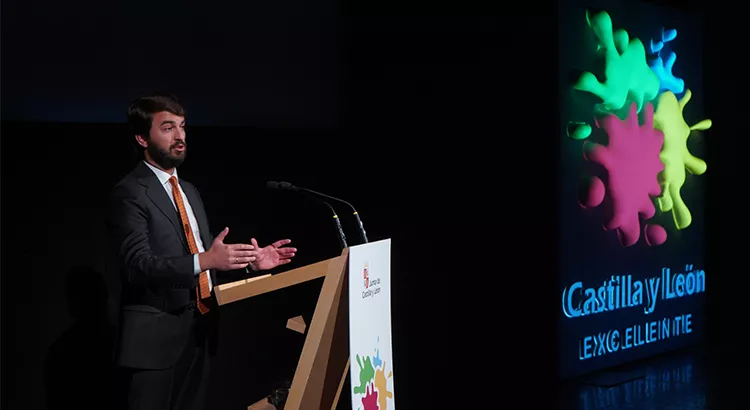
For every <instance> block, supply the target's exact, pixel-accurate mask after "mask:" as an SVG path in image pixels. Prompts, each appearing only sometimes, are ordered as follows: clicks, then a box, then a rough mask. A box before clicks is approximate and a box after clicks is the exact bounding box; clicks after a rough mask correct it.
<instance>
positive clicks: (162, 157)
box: [146, 143, 187, 169]
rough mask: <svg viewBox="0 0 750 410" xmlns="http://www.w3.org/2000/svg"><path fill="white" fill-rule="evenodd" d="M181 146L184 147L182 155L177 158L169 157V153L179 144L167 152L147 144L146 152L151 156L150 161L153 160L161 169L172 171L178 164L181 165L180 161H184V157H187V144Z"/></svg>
mask: <svg viewBox="0 0 750 410" xmlns="http://www.w3.org/2000/svg"><path fill="white" fill-rule="evenodd" d="M181 144H182V145H185V151H183V152H182V155H179V156H175V155H171V154H170V153H169V152H170V151H171V150H172V148H174V147H175V146H177V145H180V144H175V145H173V146H172V147H170V148H169V151H166V150H163V149H161V148H159V147H157V146H156V145H154V144H149V146H148V147H147V148H146V150H147V151H148V153H149V155H150V156H151V159H153V160H154V162H156V164H157V165H159V166H160V167H162V169H172V168H177V167H179V166H180V164H182V161H184V160H185V156H186V155H187V144H185V143H181Z"/></svg>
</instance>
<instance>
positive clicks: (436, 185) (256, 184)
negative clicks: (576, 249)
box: [0, 0, 748, 409]
mask: <svg viewBox="0 0 750 410" xmlns="http://www.w3.org/2000/svg"><path fill="white" fill-rule="evenodd" d="M724 4H728V3H727V2H725V1H724V0H719V1H713V2H711V5H712V8H710V9H709V8H708V7H705V8H702V7H699V6H694V5H693V4H685V3H682V4H681V5H680V6H679V7H680V8H689V9H695V10H700V11H701V12H702V13H703V15H704V16H705V19H706V47H705V49H704V50H705V52H704V70H703V73H704V76H705V81H704V89H705V94H706V96H705V100H704V101H705V112H706V117H707V118H711V119H712V120H713V121H714V125H713V127H712V129H711V131H710V135H711V137H710V138H707V140H706V160H707V162H708V163H709V164H710V166H711V168H710V172H709V173H708V174H707V175H706V176H705V178H706V192H707V198H706V238H707V239H706V243H707V256H706V270H707V272H709V273H710V275H709V278H710V280H711V283H710V284H709V286H708V289H709V290H710V292H709V294H708V295H707V297H708V312H709V313H708V314H709V316H710V318H709V320H708V321H707V324H708V326H709V332H708V335H709V344H708V345H707V346H708V347H710V348H711V349H713V350H717V351H721V352H722V354H721V360H720V364H721V366H722V368H723V369H729V370H727V371H726V372H725V373H721V374H720V376H722V380H723V379H726V380H725V383H724V384H723V385H722V390H723V391H728V390H729V389H730V386H742V385H743V384H744V380H743V378H742V377H734V376H733V374H735V373H731V369H732V368H736V369H741V368H742V367H741V366H742V364H743V363H746V362H745V361H744V359H745V358H746V355H747V354H746V353H745V351H744V347H743V344H742V339H741V335H739V334H738V331H739V330H741V329H742V327H741V326H739V325H738V324H737V322H736V320H739V319H740V318H741V317H742V315H743V314H744V308H743V307H742V300H741V297H742V296H743V293H744V290H745V289H746V286H747V277H746V276H742V275H741V274H740V273H738V272H740V271H739V270H738V267H740V266H744V265H742V264H741V263H740V262H741V261H742V260H741V255H742V250H743V249H744V245H745V243H746V242H747V240H746V239H745V237H744V235H743V234H742V233H743V232H744V231H746V229H747V221H745V220H743V219H736V217H737V215H738V214H737V213H738V212H742V207H743V205H744V204H743V203H742V202H741V200H740V199H736V198H735V197H734V194H735V193H736V192H741V191H742V190H743V188H744V185H743V179H742V178H740V174H737V172H739V167H737V162H738V159H739V158H740V155H739V153H741V152H742V150H741V146H740V145H741V143H740V140H739V139H737V137H738V136H743V135H744V134H745V133H746V129H747V127H746V126H745V121H744V118H743V116H745V115H746V112H745V111H746V109H745V108H744V107H745V106H744V105H743V103H744V100H745V96H746V95H747V91H748V90H747V84H746V83H744V82H743V76H744V66H743V65H742V63H741V62H737V59H738V58H740V57H738V56H741V55H742V54H741V51H742V50H744V48H742V47H743V42H742V41H743V40H742V39H741V38H742V37H740V36H739V35H740V34H741V33H743V31H742V23H743V16H742V15H741V13H737V12H736V9H735V12H732V9H725V8H723V5H724ZM554 7H555V5H554V3H549V4H547V3H544V2H543V3H539V4H536V3H535V4H523V5H521V4H518V5H514V6H513V8H512V9H510V8H509V6H507V5H504V4H499V3H487V4H481V3H479V2H473V3H472V2H469V3H467V2H462V3H461V4H460V6H459V5H458V4H456V3H451V4H447V3H439V2H408V3H405V2H387V1H386V2H378V3H375V4H367V5H365V4H361V3H360V4H354V3H352V2H349V3H345V4H342V3H334V2H328V3H327V2H312V3H310V2H308V3H305V5H304V6H302V5H297V6H294V7H293V6H292V5H291V4H290V3H286V2H284V3H280V2H272V3H268V4H262V5H252V6H251V5H249V4H244V3H231V4H230V3H229V2H210V3H201V4H200V6H193V5H187V4H186V3H184V2H183V3H176V2H172V3H165V2H161V3H160V5H159V6H155V5H153V4H146V3H145V2H127V3H125V2H123V3H121V4H114V3H108V4H106V5H105V4H102V3H95V2H67V3H65V5H64V6H63V5H57V4H56V3H53V2H31V3H29V2H19V1H15V2H14V1H6V2H3V4H2V13H1V14H2V18H3V21H2V33H1V34H2V44H1V48H2V78H1V80H2V106H1V109H2V119H3V124H2V130H1V132H2V137H1V138H0V143H1V144H2V145H1V147H0V149H1V150H2V152H1V153H2V158H1V159H0V161H1V164H0V165H1V170H0V172H1V174H2V192H1V195H2V199H3V201H2V207H1V209H0V211H1V212H2V238H1V240H2V249H1V252H2V261H1V263H2V276H1V279H2V401H3V408H4V409H44V408H48V407H47V404H50V405H51V406H50V408H51V407H56V406H59V405H62V403H61V402H51V401H50V403H47V399H46V398H45V394H46V393H47V392H49V391H57V390H60V388H63V387H66V386H68V384H67V383H68V382H71V383H73V384H74V385H75V387H76V388H77V389H78V390H76V391H75V392H76V394H77V400H78V401H77V403H78V404H77V405H78V406H79V408H86V407H87V406H91V407H94V408H101V407H100V406H97V403H100V401H99V400H101V399H100V397H99V396H98V395H99V394H101V395H106V391H104V392H101V393H98V387H99V386H100V385H102V384H101V383H104V382H105V381H106V380H105V379H106V377H105V375H106V373H105V370H103V368H99V367H97V366H106V365H107V363H106V360H103V358H104V357H105V356H107V355H108V353H109V352H108V349H107V331H106V329H107V328H106V326H105V327H104V329H105V330H104V331H100V330H97V329H99V327H98V326H97V325H94V324H92V323H101V322H103V319H102V318H96V317H93V318H87V319H84V320H81V321H76V320H74V318H73V315H72V314H71V313H70V312H69V311H68V310H67V308H68V302H70V301H71V300H84V301H85V302H86V308H87V310H86V311H88V312H101V311H104V310H105V309H104V308H103V306H104V304H103V303H104V302H102V300H101V299H102V298H100V297H97V296H96V295H101V294H102V291H101V290H97V289H101V288H97V286H96V285H95V284H96V283H97V282H96V281H95V280H94V279H89V278H91V277H94V278H96V277H98V276H101V277H102V278H103V281H104V283H105V284H106V285H107V286H106V289H107V291H108V295H109V298H108V300H109V302H108V303H109V307H110V308H112V307H113V306H114V303H115V302H114V301H115V299H116V292H117V286H116V284H115V281H114V278H112V277H111V276H110V275H109V274H108V272H109V271H110V267H109V266H108V264H107V263H106V262H105V261H106V259H105V254H106V252H107V249H105V247H104V242H103V229H102V224H101V215H102V204H103V200H104V196H105V195H106V193H107V191H108V190H109V189H110V187H111V186H112V184H113V183H114V182H115V181H116V180H117V179H119V178H120V177H121V176H122V175H123V174H124V173H125V172H127V171H128V170H129V169H130V167H131V165H132V161H131V160H132V158H131V156H130V148H129V146H128V143H127V138H128V137H127V135H126V127H125V125H124V120H125V118H124V113H125V108H126V107H127V104H128V103H129V102H130V101H131V100H132V99H133V98H135V97H137V96H138V95H140V94H141V93H144V92H150V91H151V90H152V89H166V90H170V91H173V92H174V93H176V94H178V95H179V96H180V97H181V98H182V99H183V100H184V102H185V104H186V106H187V107H188V109H189V110H190V116H189V118H188V120H189V124H190V129H189V137H188V144H189V150H190V153H189V160H188V161H187V162H186V163H185V165H184V166H183V167H182V168H181V169H180V173H181V175H182V176H183V177H185V178H186V179H189V180H192V181H193V182H194V183H195V184H196V185H197V187H198V188H199V189H200V190H201V194H202V196H203V197H204V200H205V202H206V206H207V208H208V212H209V218H210V219H211V221H210V222H211V226H212V229H213V230H214V231H215V232H218V231H219V230H220V229H221V228H222V227H223V226H226V225H228V226H230V229H231V231H230V239H231V240H232V241H241V240H246V239H247V237H248V236H249V235H253V236H257V237H258V238H259V240H260V241H261V243H268V242H270V241H272V240H274V239H276V238H281V237H285V236H289V237H291V238H292V239H293V240H294V244H295V245H296V246H297V247H298V248H299V249H300V252H299V255H298V257H297V258H296V261H295V262H294V264H292V265H291V266H289V267H290V268H292V267H295V266H300V265H304V264H306V263H309V262H311V261H317V260H320V259H324V258H327V257H330V256H333V255H335V254H337V253H338V249H337V246H336V237H335V232H334V231H333V227H332V226H331V225H330V220H329V217H328V215H327V214H326V212H325V210H324V209H321V208H320V207H318V206H317V205H315V204H312V203H307V202H303V201H301V200H300V199H299V198H294V197H289V196H286V195H281V194H276V193H271V192H269V191H267V190H266V189H265V186H264V182H265V181H266V180H267V179H272V178H273V179H286V180H289V181H291V182H293V183H295V184H297V185H301V186H307V187H310V188H313V189H317V190H320V191H324V192H327V193H330V194H333V195H336V196H341V197H345V198H346V199H348V200H350V201H352V202H353V203H354V204H355V205H356V206H357V207H358V208H359V210H360V212H361V214H362V218H363V221H364V223H365V227H366V228H367V230H368V234H369V236H370V239H371V240H376V239H379V238H385V237H390V238H392V239H393V254H392V255H393V269H392V274H393V280H392V282H393V283H392V286H393V290H392V291H393V294H392V316H393V349H394V356H395V359H394V360H395V363H394V365H395V369H394V382H395V384H396V385H395V393H396V397H397V400H398V402H399V405H400V406H402V407H405V408H412V409H415V408H430V406H433V407H438V406H441V405H443V406H444V405H445V404H446V403H450V404H455V405H458V406H460V407H471V406H472V405H475V406H488V405H489V406H492V403H495V402H496V401H497V400H500V399H507V398H508V397H517V398H519V399H521V400H524V399H525V400H530V401H531V402H533V403H534V402H538V401H540V399H539V398H540V397H544V398H551V397H554V396H553V395H548V394H541V395H540V394H539V391H540V390H542V391H547V390H554V388H555V386H556V381H557V376H558V369H557V364H558V346H556V343H557V340H558V337H557V334H556V333H557V323H558V310H557V309H558V308H559V303H558V300H559V293H558V288H560V283H559V267H558V264H557V261H558V258H557V250H558V248H557V242H558V237H557V234H556V232H557V230H558V228H557V227H558V226H559V225H558V222H559V221H558V217H557V215H558V206H557V204H556V203H555V201H554V200H552V198H553V197H555V196H556V184H557V178H556V176H555V175H556V172H557V161H558V158H559V155H558V152H557V142H556V141H557V139H556V137H557V136H558V135H559V124H558V117H559V112H558V108H557V107H556V102H557V101H558V100H559V98H558V96H557V95H555V94H554V93H555V91H554V90H557V86H558V85H557V82H558V81H557V76H556V75H555V70H556V67H557V62H556V59H557V52H558V48H557V41H556V37H557V27H556V14H555V10H554ZM678 39H679V37H678ZM720 47H721V49H720ZM726 50H732V51H730V52H727V51H726ZM678 57H679V55H678ZM339 213H340V214H342V215H344V214H345V212H344V209H339ZM350 222H351V221H347V220H346V219H345V220H344V223H345V224H346V225H345V228H346V229H347V234H348V235H349V237H350V238H352V239H354V238H355V232H354V231H353V230H352V229H351V228H352V225H351V224H350ZM78 265H82V266H89V267H92V268H94V269H95V272H94V273H89V274H87V273H85V271H77V272H74V273H72V274H69V272H70V269H71V267H74V266H78ZM68 277H73V278H80V280H79V281H75V282H73V284H74V285H76V286H71V289H73V290H75V292H71V293H72V294H76V295H84V297H83V298H80V297H79V298H78V299H74V298H73V297H72V296H73V295H71V296H70V297H69V296H68V295H67V294H66V287H65V283H66V280H67V278H68ZM91 284H94V285H91ZM319 286H320V282H315V283H311V284H310V285H308V286H305V287H300V288H299V289H295V290H294V291H291V292H279V293H277V294H272V295H267V296H265V297H262V298H258V299H257V300H253V301H251V302H243V303H240V304H237V305H235V306H230V307H228V308H227V309H226V314H225V315H224V317H225V320H224V321H223V323H222V336H221V337H222V339H221V342H222V351H221V353H220V355H219V357H218V358H217V362H216V365H215V366H214V373H213V377H212V386H211V400H212V401H213V404H212V407H211V408H212V409H235V408H244V407H243V406H247V405H248V404H250V403H252V402H254V401H255V400H257V399H258V398H260V397H262V396H263V395H265V394H267V393H268V390H269V389H270V388H271V387H272V385H273V384H274V383H275V382H277V381H278V380H280V379H283V378H289V377H291V371H292V368H293V366H294V364H295V361H296V355H298V354H299V349H300V347H301V343H302V340H301V338H299V337H298V335H297V334H295V333H293V332H291V331H288V330H286V329H284V324H285V321H286V319H287V318H288V317H289V315H293V314H297V313H298V312H307V313H308V314H309V309H310V304H311V303H310V302H311V301H312V300H314V299H315V292H316V291H317V290H318V289H319ZM73 305H74V306H72V307H74V308H75V307H76V306H75V304H73ZM76 323H77V324H78V325H76ZM60 341H62V342H60ZM53 346H55V347H53ZM51 353H54V354H52V356H53V357H63V358H67V359H65V360H55V361H51V362H48V363H51V364H53V366H52V368H53V369H58V370H60V371H59V372H57V373H55V372H52V373H48V374H50V375H51V378H50V379H51V385H52V386H53V387H54V386H56V388H51V389H45V387H44V383H43V381H44V377H43V375H44V371H43V370H44V363H45V360H46V359H47V357H48V356H50V354H51ZM60 372H65V374H64V376H59V374H60ZM77 378H80V379H77ZM542 401H547V400H542ZM545 408H554V405H551V406H550V405H545Z"/></svg>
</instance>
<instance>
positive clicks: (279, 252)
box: [250, 238, 297, 271]
mask: <svg viewBox="0 0 750 410" xmlns="http://www.w3.org/2000/svg"><path fill="white" fill-rule="evenodd" d="M291 242H292V241H291V240H289V239H282V240H279V241H276V242H274V243H272V244H270V245H268V246H266V247H265V248H260V247H259V246H258V241H256V240H255V238H252V239H250V243H251V244H252V246H254V247H255V249H257V250H256V251H254V252H255V255H256V257H255V259H254V260H253V261H251V262H250V267H251V268H252V269H253V270H255V271H259V270H268V269H273V268H275V267H277V266H279V265H283V264H285V263H289V262H291V261H292V259H291V258H293V257H294V253H295V252H297V248H283V246H284V245H287V244H289V243H291Z"/></svg>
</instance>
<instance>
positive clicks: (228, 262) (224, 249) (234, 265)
mask: <svg viewBox="0 0 750 410" xmlns="http://www.w3.org/2000/svg"><path fill="white" fill-rule="evenodd" d="M228 233H229V228H224V230H223V231H221V233H220V234H219V235H218V236H216V239H214V241H213V243H212V244H211V249H209V250H208V252H206V254H207V255H209V260H208V263H207V264H204V263H203V261H202V260H201V269H218V270H222V271H228V270H233V269H242V268H245V267H247V265H249V264H250V263H251V262H254V261H255V260H256V257H257V254H258V251H256V250H255V249H256V246H253V245H247V244H242V243H238V244H232V245H228V244H225V243H224V238H226V236H227V234H228ZM256 245H257V244H256Z"/></svg>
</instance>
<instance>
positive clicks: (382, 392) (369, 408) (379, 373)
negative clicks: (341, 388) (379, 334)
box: [352, 338, 393, 410]
mask: <svg viewBox="0 0 750 410" xmlns="http://www.w3.org/2000/svg"><path fill="white" fill-rule="evenodd" d="M379 339H380V338H378V342H379V341H380V340H379ZM356 358H357V366H359V367H358V368H359V383H358V384H356V385H355V383H352V395H353V397H354V399H355V400H356V401H357V402H359V403H361V405H360V406H359V407H358V410H387V409H388V404H389V403H392V400H393V391H392V390H393V370H389V369H388V363H386V362H385V361H383V360H381V359H380V350H379V349H375V355H374V356H372V357H371V356H360V355H359V354H358V355H357V356H356ZM389 389H390V390H389Z"/></svg>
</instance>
